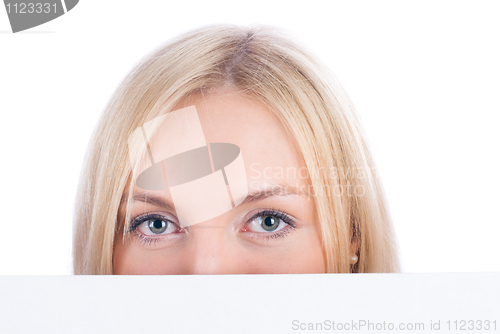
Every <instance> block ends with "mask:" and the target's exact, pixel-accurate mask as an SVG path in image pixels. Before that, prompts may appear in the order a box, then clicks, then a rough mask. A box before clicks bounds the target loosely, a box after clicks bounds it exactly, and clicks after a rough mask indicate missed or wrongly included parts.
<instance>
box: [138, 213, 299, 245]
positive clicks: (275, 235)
mask: <svg viewBox="0 0 500 334" xmlns="http://www.w3.org/2000/svg"><path fill="white" fill-rule="evenodd" d="M261 216H273V217H276V218H278V219H279V220H280V221H283V222H284V223H285V224H287V225H288V226H289V227H284V228H282V229H280V230H279V231H278V232H269V233H259V232H248V233H249V235H250V236H251V237H252V238H256V239H264V240H266V241H267V240H271V239H275V240H276V239H284V238H285V237H286V236H287V235H288V234H289V233H290V232H292V231H293V230H294V229H295V228H297V226H296V225H295V224H294V222H293V220H292V218H291V216H289V215H288V214H286V213H284V212H282V211H278V210H275V209H266V210H262V211H259V212H257V213H256V214H254V215H253V216H252V217H251V218H250V219H248V220H247V222H246V223H245V225H246V224H248V223H250V222H252V221H253V220H255V219H257V218H258V217H261ZM151 219H161V220H164V221H166V222H169V224H174V225H176V226H178V224H176V223H174V222H172V221H171V220H170V219H167V218H166V217H165V216H163V215H161V214H156V213H147V214H143V215H140V216H137V217H135V218H133V219H132V221H131V222H130V224H129V226H130V227H129V229H128V233H134V236H136V237H137V238H138V239H139V241H140V242H141V243H142V244H146V245H148V246H155V245H156V244H157V243H158V242H160V241H162V240H163V238H164V237H165V235H163V236H160V235H159V236H148V235H145V234H143V233H141V232H139V231H137V228H138V227H139V226H140V225H141V224H143V223H144V222H146V221H148V220H151ZM172 234H173V233H172ZM167 235H168V234H167Z"/></svg>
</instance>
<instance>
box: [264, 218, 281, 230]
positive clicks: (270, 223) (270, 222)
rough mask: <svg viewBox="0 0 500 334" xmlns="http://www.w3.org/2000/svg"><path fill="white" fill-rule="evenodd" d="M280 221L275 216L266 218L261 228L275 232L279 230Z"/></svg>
mask: <svg viewBox="0 0 500 334" xmlns="http://www.w3.org/2000/svg"><path fill="white" fill-rule="evenodd" d="M279 224H280V220H279V219H277V218H276V217H274V216H266V217H265V218H263V219H262V222H261V226H262V228H263V229H264V230H266V231H269V232H270V231H274V230H275V229H277V228H278V226H279Z"/></svg>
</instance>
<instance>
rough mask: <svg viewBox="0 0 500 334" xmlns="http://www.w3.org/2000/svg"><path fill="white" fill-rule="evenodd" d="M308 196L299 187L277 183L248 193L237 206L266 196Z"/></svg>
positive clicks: (260, 199)
mask: <svg viewBox="0 0 500 334" xmlns="http://www.w3.org/2000/svg"><path fill="white" fill-rule="evenodd" d="M293 195H295V196H297V195H298V196H308V195H307V194H305V193H304V192H302V191H300V190H299V189H298V188H297V187H294V186H291V185H281V184H279V185H276V186H273V187H265V188H262V189H258V190H255V191H253V192H251V193H249V194H248V195H247V197H246V198H245V199H244V200H243V201H242V202H241V203H240V204H238V205H237V206H235V208H238V207H240V206H242V205H245V204H249V203H252V202H257V201H262V200H264V199H266V198H269V197H273V196H293Z"/></svg>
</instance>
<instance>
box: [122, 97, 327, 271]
mask: <svg viewBox="0 0 500 334" xmlns="http://www.w3.org/2000/svg"><path fill="white" fill-rule="evenodd" d="M191 105H195V106H196V110H197V112H198V116H199V119H200V122H201V125H202V128H203V133H204V136H205V139H206V142H207V143H231V144H235V145H237V146H238V147H239V148H240V149H241V154H242V157H243V160H244V165H245V170H246V176H247V185H248V197H246V199H245V200H244V201H243V202H242V203H241V204H240V205H237V206H236V207H235V208H234V209H232V210H230V211H228V212H226V213H224V214H222V215H219V216H217V217H215V218H211V219H209V220H206V221H203V222H201V223H197V224H193V225H189V226H185V227H181V223H180V221H179V219H178V218H177V213H176V210H175V206H174V205H173V203H172V198H171V195H170V192H169V190H168V189H167V190H166V191H159V190H154V191H153V190H148V191H145V190H141V189H139V188H138V187H135V188H134V201H133V202H132V207H131V218H132V223H131V227H132V228H131V229H130V230H129V231H128V232H127V233H126V237H125V239H124V240H123V242H122V234H123V232H118V233H117V235H116V239H115V246H114V254H113V268H114V272H115V274H160V275H165V274H274V273H276V274H278V273H325V272H326V263H325V255H324V252H323V249H322V246H321V237H320V229H319V223H318V218H317V214H316V208H315V204H314V200H313V198H312V197H311V196H310V195H308V189H310V186H311V185H310V182H309V180H308V178H307V176H306V174H307V173H306V172H305V171H306V169H305V165H304V162H303V161H302V159H301V155H300V154H299V153H298V151H297V150H296V148H295V146H294V144H293V140H291V138H290V137H289V136H288V135H287V133H286V132H285V130H284V129H283V127H282V125H281V123H280V122H279V121H278V120H277V119H276V118H275V116H274V115H273V114H272V113H271V112H270V111H269V110H268V109H267V108H266V107H265V106H264V105H263V104H261V103H260V102H258V101H257V100H255V99H252V98H249V97H246V96H244V95H241V94H239V93H236V92H232V91H225V92H218V93H212V94H210V95H205V96H198V97H196V98H193V99H191V100H190V101H189V103H186V104H183V105H179V106H178V108H183V107H186V106H191ZM152 199H153V200H152ZM154 199H157V200H154ZM193 210H196V208H193ZM124 211H125V208H124V205H122V207H121V208H120V212H121V214H120V215H119V218H120V220H121V219H123V216H124V215H123V212H124ZM120 223H122V224H123V222H122V221H121V222H120Z"/></svg>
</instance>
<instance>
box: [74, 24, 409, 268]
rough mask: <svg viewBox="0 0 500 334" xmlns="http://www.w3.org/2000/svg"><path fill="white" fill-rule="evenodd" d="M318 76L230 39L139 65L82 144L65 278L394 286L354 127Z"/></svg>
mask: <svg viewBox="0 0 500 334" xmlns="http://www.w3.org/2000/svg"><path fill="white" fill-rule="evenodd" d="M326 73H328V72H327V70H325V69H324V68H323V67H322V66H321V65H320V64H318V62H316V61H315V60H314V59H313V58H312V57H311V56H310V55H308V54H307V52H305V51H304V50H303V49H302V48H301V47H299V46H298V45H297V44H295V43H293V42H292V41H291V39H290V38H288V37H285V36H282V35H278V34H277V32H276V30H274V29H267V28H256V29H246V28H241V27H235V26H226V25H218V26H211V27H206V28H202V29H198V30H196V31H193V32H190V33H188V34H185V35H183V36H181V37H180V38H178V39H176V40H174V41H172V42H170V43H169V44H167V45H165V46H163V47H161V48H159V49H158V50H156V51H154V52H153V53H152V54H150V55H149V56H148V57H146V58H145V59H144V60H143V61H141V62H140V64H139V65H138V66H137V67H136V68H135V69H134V70H133V71H132V72H131V73H130V74H129V75H128V77H127V78H126V79H125V80H124V82H123V83H122V84H121V86H120V87H119V88H118V90H117V92H116V93H115V95H114V96H113V98H112V100H111V102H110V103H109V105H108V107H107V109H106V110H105V112H104V114H103V116H102V118H101V120H100V122H99V125H98V127H97V129H96V132H95V133H94V137H93V141H92V143H91V146H90V150H89V153H88V157H87V164H86V166H85V169H84V172H83V174H82V179H81V182H80V188H79V193H78V199H77V205H76V212H75V228H74V231H75V235H74V254H73V255H74V272H75V274H234V273H264V274H265V273H324V272H335V273H350V272H357V273H362V272H364V273H366V272H397V271H398V270H399V262H398V258H397V254H396V250H395V239H394V235H393V231H392V226H391V223H390V219H389V216H388V212H387V208H386V204H385V199H384V196H383V193H382V190H381V186H380V184H379V181H378V177H377V175H376V172H375V170H374V164H373V161H372V158H371V156H370V153H369V151H368V148H367V144H366V142H365V140H364V138H363V134H362V131H361V127H360V123H359V120H358V118H357V116H356V114H355V112H354V109H353V107H352V105H351V103H350V102H349V99H348V98H347V96H346V94H345V93H344V92H343V90H342V89H341V87H340V86H339V85H338V84H337V83H336V82H335V81H334V80H333V79H332V78H331V77H330V76H328V75H326ZM176 161H177V162H176ZM221 161H224V163H222V162H221ZM203 166H206V167H203ZM230 166H236V167H234V168H233V167H230ZM231 170H233V171H237V172H234V173H233V172H230V171H231ZM155 173H156V174H155ZM235 173H236V174H235ZM188 174H189V175H188ZM155 175H156V176H155ZM235 175H237V176H235ZM197 182H199V183H197ZM236 185H238V186H236ZM226 190H227V191H226Z"/></svg>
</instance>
